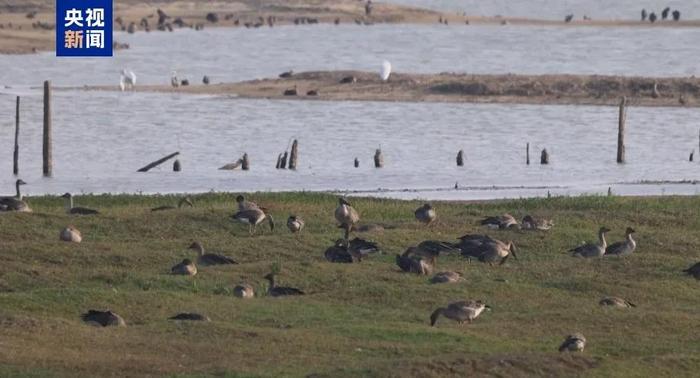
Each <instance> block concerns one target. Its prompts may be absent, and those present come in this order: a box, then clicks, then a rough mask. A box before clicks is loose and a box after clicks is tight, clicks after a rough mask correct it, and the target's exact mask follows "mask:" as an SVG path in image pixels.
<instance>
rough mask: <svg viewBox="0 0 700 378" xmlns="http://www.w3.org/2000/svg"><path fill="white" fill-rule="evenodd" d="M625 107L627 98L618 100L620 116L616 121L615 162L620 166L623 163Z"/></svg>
mask: <svg viewBox="0 0 700 378" xmlns="http://www.w3.org/2000/svg"><path fill="white" fill-rule="evenodd" d="M626 105H627V97H622V100H620V115H619V117H618V121H617V162H618V164H622V163H624V162H625V118H627V114H626V113H627V112H626V111H625V106H626Z"/></svg>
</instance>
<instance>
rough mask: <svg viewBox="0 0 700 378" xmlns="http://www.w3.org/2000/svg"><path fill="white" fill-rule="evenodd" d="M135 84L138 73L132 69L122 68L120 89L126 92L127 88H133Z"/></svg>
mask: <svg viewBox="0 0 700 378" xmlns="http://www.w3.org/2000/svg"><path fill="white" fill-rule="evenodd" d="M134 85H136V74H134V71H131V70H126V69H124V70H122V74H121V77H120V78H119V89H121V91H122V92H124V91H125V90H127V89H130V90H133V89H134Z"/></svg>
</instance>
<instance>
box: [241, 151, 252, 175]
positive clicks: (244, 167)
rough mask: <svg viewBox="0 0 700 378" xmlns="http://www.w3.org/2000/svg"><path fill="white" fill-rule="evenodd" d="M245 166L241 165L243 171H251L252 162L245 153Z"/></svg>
mask: <svg viewBox="0 0 700 378" xmlns="http://www.w3.org/2000/svg"><path fill="white" fill-rule="evenodd" d="M242 160H243V164H241V169H242V170H244V171H247V170H249V169H250V160H248V153H243V159H242Z"/></svg>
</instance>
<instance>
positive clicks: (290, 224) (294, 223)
mask: <svg viewBox="0 0 700 378" xmlns="http://www.w3.org/2000/svg"><path fill="white" fill-rule="evenodd" d="M287 228H288V229H289V231H290V232H291V233H293V234H294V233H297V232H300V231H301V230H302V229H304V220H303V219H301V217H298V216H296V215H290V216H289V218H287Z"/></svg>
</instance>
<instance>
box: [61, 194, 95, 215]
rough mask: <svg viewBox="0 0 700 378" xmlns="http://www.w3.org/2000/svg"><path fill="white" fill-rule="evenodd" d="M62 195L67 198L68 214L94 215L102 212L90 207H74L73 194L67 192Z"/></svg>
mask: <svg viewBox="0 0 700 378" xmlns="http://www.w3.org/2000/svg"><path fill="white" fill-rule="evenodd" d="M61 197H63V198H65V199H66V212H67V213H68V214H80V215H94V214H99V213H100V212H99V211H97V210H93V209H88V208H86V207H74V206H73V195H72V194H70V193H66V194H64V195H62V196H61Z"/></svg>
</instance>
